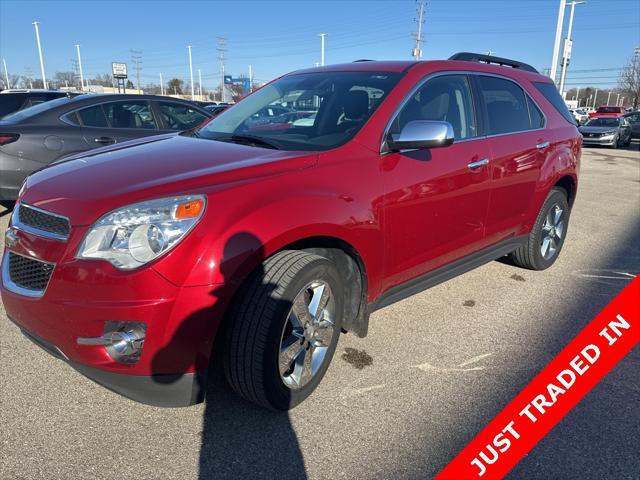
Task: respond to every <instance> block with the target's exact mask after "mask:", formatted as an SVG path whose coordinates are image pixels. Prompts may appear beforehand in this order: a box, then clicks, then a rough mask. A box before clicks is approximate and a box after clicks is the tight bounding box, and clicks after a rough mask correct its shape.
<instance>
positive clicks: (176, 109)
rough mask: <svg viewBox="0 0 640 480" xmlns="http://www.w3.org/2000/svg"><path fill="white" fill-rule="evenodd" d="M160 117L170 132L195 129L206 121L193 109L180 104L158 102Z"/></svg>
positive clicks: (204, 117) (203, 116)
mask: <svg viewBox="0 0 640 480" xmlns="http://www.w3.org/2000/svg"><path fill="white" fill-rule="evenodd" d="M160 115H162V119H163V120H164V125H165V128H168V129H170V130H188V129H190V128H194V127H197V126H198V125H200V124H201V123H202V122H204V121H205V120H206V119H207V117H206V116H205V115H203V114H202V113H200V112H199V111H197V110H195V109H194V108H191V107H189V106H188V105H182V104H180V103H165V102H160Z"/></svg>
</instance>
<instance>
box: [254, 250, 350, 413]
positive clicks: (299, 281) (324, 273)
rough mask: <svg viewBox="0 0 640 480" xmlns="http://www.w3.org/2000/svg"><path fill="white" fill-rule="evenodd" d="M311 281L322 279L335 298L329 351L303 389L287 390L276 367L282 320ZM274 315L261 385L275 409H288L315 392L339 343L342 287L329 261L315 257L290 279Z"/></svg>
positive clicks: (342, 299)
mask: <svg viewBox="0 0 640 480" xmlns="http://www.w3.org/2000/svg"><path fill="white" fill-rule="evenodd" d="M314 280H324V281H326V282H327V283H328V284H329V286H330V287H331V291H332V293H333V295H334V300H335V307H336V315H335V317H336V318H335V324H334V327H333V329H334V331H333V337H332V339H331V344H330V346H329V350H328V351H327V354H326V356H325V358H324V361H323V363H322V366H321V367H320V369H319V370H318V371H317V372H316V374H315V375H314V377H313V378H312V379H311V381H310V382H309V383H308V384H307V385H305V386H304V387H302V388H300V389H298V390H293V389H290V388H289V387H287V386H286V385H285V384H284V382H283V381H282V378H281V377H280V370H279V366H278V355H279V349H280V340H281V336H282V330H283V328H284V324H285V321H286V320H287V316H288V314H289V310H290V308H291V304H292V303H293V300H294V299H295V297H296V295H297V294H298V293H299V292H300V291H301V290H302V289H303V288H304V287H305V286H307V285H309V284H310V283H311V282H313V281H314ZM277 310H278V311H277V314H276V315H275V316H274V319H275V320H274V321H272V322H271V325H270V326H269V330H268V334H267V341H266V345H265V349H264V357H263V359H262V365H263V372H262V373H263V378H262V381H263V386H264V392H265V394H266V396H267V399H268V401H269V403H270V404H271V405H272V406H273V408H275V409H277V410H288V409H290V408H293V407H295V406H296V405H298V404H299V403H300V402H302V401H303V400H304V399H306V398H307V397H308V396H309V395H311V393H312V392H313V391H314V390H315V389H316V387H317V386H318V384H319V383H320V381H321V380H322V378H323V377H324V374H325V372H326V371H327V368H328V367H329V364H330V363H331V359H332V358H333V354H334V352H335V350H336V347H337V344H338V338H339V336H340V331H341V327H342V316H343V314H344V287H343V285H342V280H341V279H340V275H339V274H338V271H337V269H336V267H335V266H334V265H333V263H331V261H330V260H328V259H325V258H317V259H316V260H314V261H313V262H312V263H310V264H309V265H307V266H305V267H304V268H303V269H302V270H300V271H299V272H298V273H297V274H296V275H295V277H294V278H293V280H292V281H291V282H289V284H288V285H287V286H286V288H285V291H284V292H283V294H282V296H281V297H280V299H279V304H278V307H277Z"/></svg>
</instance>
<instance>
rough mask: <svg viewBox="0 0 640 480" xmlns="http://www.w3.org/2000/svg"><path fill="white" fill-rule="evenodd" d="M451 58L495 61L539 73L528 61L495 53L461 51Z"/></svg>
mask: <svg viewBox="0 0 640 480" xmlns="http://www.w3.org/2000/svg"><path fill="white" fill-rule="evenodd" d="M449 60H462V61H464V62H476V63H493V64H496V65H502V66H507V67H511V68H518V69H520V70H526V71H527V72H533V73H539V72H538V70H536V69H535V68H533V67H532V66H531V65H528V64H526V63H522V62H518V61H517V60H509V59H508V58H501V57H494V56H493V55H484V54H482V53H470V52H459V53H454V54H453V55H451V56H450V57H449Z"/></svg>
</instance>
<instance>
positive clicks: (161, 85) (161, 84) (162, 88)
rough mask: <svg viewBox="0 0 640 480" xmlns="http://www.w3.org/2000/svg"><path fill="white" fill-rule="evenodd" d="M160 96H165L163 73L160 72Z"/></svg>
mask: <svg viewBox="0 0 640 480" xmlns="http://www.w3.org/2000/svg"><path fill="white" fill-rule="evenodd" d="M160 95H164V82H163V81H162V72H160Z"/></svg>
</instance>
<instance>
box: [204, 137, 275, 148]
mask: <svg viewBox="0 0 640 480" xmlns="http://www.w3.org/2000/svg"><path fill="white" fill-rule="evenodd" d="M216 140H220V141H222V142H235V143H242V144H249V145H251V144H253V145H258V146H261V147H266V148H273V149H274V150H280V146H279V145H276V144H275V143H273V142H270V141H269V140H265V139H264V138H262V137H254V136H253V135H231V136H230V137H222V138H216Z"/></svg>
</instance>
